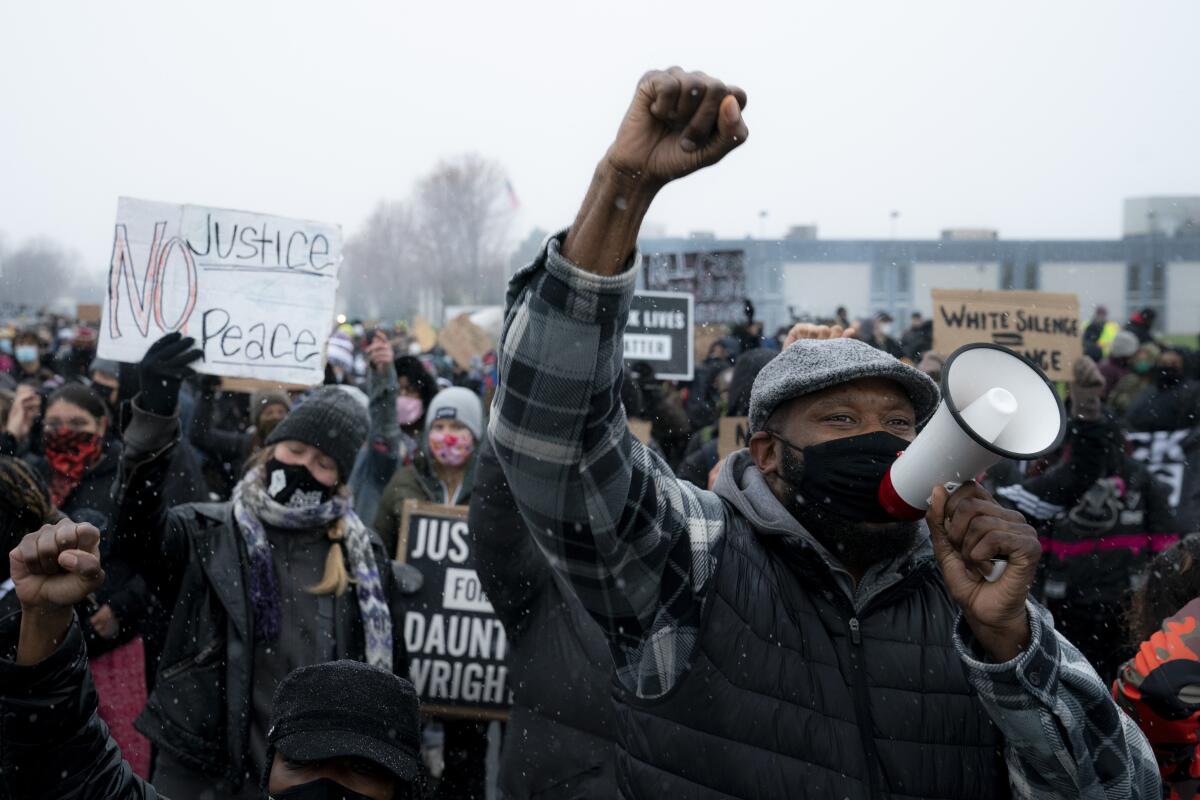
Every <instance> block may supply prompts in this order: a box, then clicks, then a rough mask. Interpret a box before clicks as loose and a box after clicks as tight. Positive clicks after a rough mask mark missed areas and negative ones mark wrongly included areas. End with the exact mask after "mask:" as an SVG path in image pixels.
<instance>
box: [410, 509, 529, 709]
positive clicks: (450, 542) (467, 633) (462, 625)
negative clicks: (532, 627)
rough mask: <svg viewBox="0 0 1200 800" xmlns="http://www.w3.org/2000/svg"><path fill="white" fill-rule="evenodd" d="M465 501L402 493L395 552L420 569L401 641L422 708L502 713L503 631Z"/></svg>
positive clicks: (505, 702)
mask: <svg viewBox="0 0 1200 800" xmlns="http://www.w3.org/2000/svg"><path fill="white" fill-rule="evenodd" d="M471 544H472V539H471V536H470V534H469V532H468V530H467V509H466V508H463V507H461V506H443V505H438V504H435V503H422V502H419V501H417V500H407V501H405V503H404V514H403V515H402V518H401V522H400V537H399V544H398V546H397V553H396V558H397V560H399V561H403V562H405V563H407V564H411V565H412V566H414V567H416V568H417V569H419V570H420V571H421V575H422V576H423V577H424V579H425V580H424V583H423V585H422V586H421V588H420V589H419V590H418V591H417V592H416V593H415V594H413V595H409V596H408V598H407V599H408V609H407V611H405V613H404V643H405V645H406V646H407V648H408V655H409V678H410V679H411V680H412V682H413V686H414V687H416V690H417V695H418V696H419V697H420V698H421V710H422V711H425V712H428V713H431V714H437V715H439V716H451V717H453V716H457V717H471V718H475V719H479V718H484V719H505V718H507V716H508V708H509V706H511V705H512V697H511V692H510V691H509V688H508V667H507V666H506V665H505V663H504V660H505V656H506V654H507V652H508V638H507V634H506V633H505V631H504V625H503V624H502V623H501V622H500V620H499V619H497V618H496V614H495V612H494V611H493V610H492V604H491V603H490V602H488V599H487V595H486V594H485V593H484V591H483V586H482V585H481V584H480V582H479V575H478V574H477V572H476V568H475V559H474V554H473V552H472V550H471Z"/></svg>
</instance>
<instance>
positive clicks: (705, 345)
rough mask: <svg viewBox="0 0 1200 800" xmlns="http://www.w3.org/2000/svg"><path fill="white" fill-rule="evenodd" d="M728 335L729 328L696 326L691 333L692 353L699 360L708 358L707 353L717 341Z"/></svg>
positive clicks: (725, 326) (724, 326) (709, 325)
mask: <svg viewBox="0 0 1200 800" xmlns="http://www.w3.org/2000/svg"><path fill="white" fill-rule="evenodd" d="M728 335H729V326H727V325H718V324H715V323H709V324H707V325H697V326H696V327H695V330H694V331H693V333H692V342H693V343H694V349H693V350H692V352H693V353H697V354H699V357H700V360H701V361H703V360H704V359H706V358H708V351H709V350H711V349H712V346H713V345H714V344H716V342H717V340H718V339H720V338H721V337H722V336H728Z"/></svg>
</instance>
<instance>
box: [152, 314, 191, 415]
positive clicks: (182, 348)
mask: <svg viewBox="0 0 1200 800" xmlns="http://www.w3.org/2000/svg"><path fill="white" fill-rule="evenodd" d="M195 344H196V340H195V339H193V338H192V337H190V336H187V337H184V336H181V335H180V334H178V333H168V334H167V335H166V336H164V337H162V338H161V339H159V340H158V341H157V342H155V343H154V344H152V345H151V346H150V349H149V350H147V351H146V355H145V356H144V357H143V358H142V362H141V364H139V365H138V374H139V376H140V377H141V383H142V387H141V388H142V391H141V395H140V396H139V397H138V405H139V406H140V407H141V408H142V410H144V411H149V412H150V413H151V414H157V415H158V416H160V417H169V416H172V415H173V414H174V413H175V406H176V405H177V404H178V402H179V387H180V386H181V385H182V384H183V381H184V380H185V379H186V378H190V377H191V376H193V375H195V374H196V371H195V370H194V369H192V367H191V365H192V364H194V363H195V362H196V361H198V360H200V359H201V358H203V357H204V353H203V352H201V351H200V350H197V349H195V348H194V347H193V345H195Z"/></svg>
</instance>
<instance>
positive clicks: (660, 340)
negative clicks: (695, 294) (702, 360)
mask: <svg viewBox="0 0 1200 800" xmlns="http://www.w3.org/2000/svg"><path fill="white" fill-rule="evenodd" d="M692 318H693V313H692V296H691V295H690V294H687V293H685V292H637V293H635V294H634V296H633V303H632V304H631V305H630V307H629V319H628V320H627V322H626V325H625V341H624V348H625V361H626V362H627V363H631V364H632V363H637V362H638V361H645V362H646V363H647V364H649V365H650V366H651V367H653V368H654V376H655V377H656V378H658V379H659V380H662V381H690V380H691V379H692V373H693V361H694V358H695V354H694V351H693V347H694V346H695V342H694V340H693V338H692Z"/></svg>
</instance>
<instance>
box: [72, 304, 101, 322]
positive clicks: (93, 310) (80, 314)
mask: <svg viewBox="0 0 1200 800" xmlns="http://www.w3.org/2000/svg"><path fill="white" fill-rule="evenodd" d="M100 315H101V308H100V304H99V303H76V304H75V319H76V320H78V321H79V322H83V323H85V324H93V325H95V324H99V322H100Z"/></svg>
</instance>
